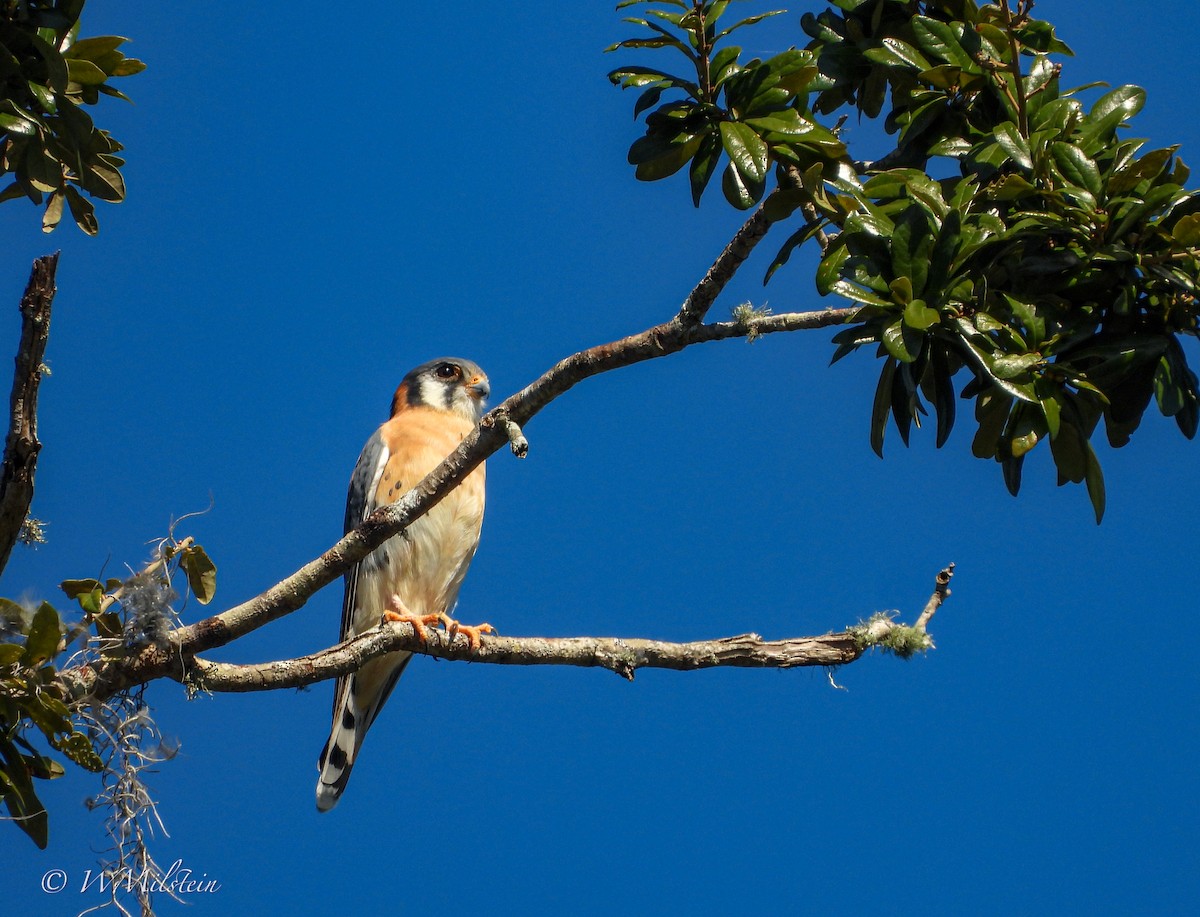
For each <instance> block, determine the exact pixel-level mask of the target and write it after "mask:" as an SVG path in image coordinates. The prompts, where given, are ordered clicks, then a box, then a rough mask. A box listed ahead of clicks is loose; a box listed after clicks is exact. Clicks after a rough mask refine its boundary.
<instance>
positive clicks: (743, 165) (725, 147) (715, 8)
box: [607, 0, 846, 210]
mask: <svg viewBox="0 0 1200 917" xmlns="http://www.w3.org/2000/svg"><path fill="white" fill-rule="evenodd" d="M647 2H649V0H626V2H624V3H621V4H619V5H618V9H621V8H624V7H629V6H636V5H645V4H646V3H647ZM661 5H666V6H668V7H671V9H653V8H651V9H647V10H645V18H632V17H631V18H628V19H626V20H625V21H626V22H631V23H634V24H636V25H639V26H641V27H643V28H644V29H646V30H647V31H649V32H650V37H645V38H630V39H626V40H625V41H621V42H617V43H616V44H614V45H612V46H611V47H609V48H608V49H607V50H608V51H615V50H618V49H631V48H668V49H671V50H673V51H676V52H678V53H679V54H681V55H682V56H683V57H684V59H685V60H686V62H687V69H686V71H685V73H684V74H683V75H682V76H680V75H673V74H671V73H668V72H665V71H662V70H657V69H653V68H648V67H642V66H628V67H621V68H618V69H616V70H613V71H612V72H611V73H610V74H609V75H608V76H609V79H610V80H611V81H612V82H613V83H614V84H616V85H618V86H620V87H621V88H622V89H640V90H641V92H640V95H639V98H638V101H637V103H636V105H635V106H634V117H638V116H639V115H641V114H642V113H643V112H646V113H647V114H646V133H645V135H644V136H642V137H641V138H639V139H638V140H637V141H635V142H634V144H633V146H631V147H630V149H629V162H630V164H632V165H634V166H636V170H637V177H638V178H639V179H642V180H643V181H655V180H658V179H661V178H666V177H667V176H669V175H674V174H675V173H676V172H678V171H679V170H680V169H682V168H683V167H684V166H688V176H689V181H690V185H691V191H692V200H693V201H694V202H695V203H696V204H697V205H699V203H700V198H701V195H703V194H704V190H705V188H706V187H707V186H708V183H709V180H710V179H711V178H712V176H713V175H714V174H715V173H716V171H717V169H718V168H719V167H720V165H721V163H722V162H725V167H724V169H723V170H722V177H721V190H722V192H723V193H724V195H725V199H726V200H727V201H729V203H731V204H732V205H733V206H735V207H737V208H739V209H742V210H745V209H748V208H750V207H753V206H754V205H755V204H757V203H758V202H759V201H760V200H762V197H763V194H764V192H765V190H766V188H767V183H768V180H769V178H770V177H771V173H772V168H773V167H775V166H779V165H784V164H790V165H793V166H799V167H801V168H808V167H809V166H810V165H812V164H813V163H822V162H830V161H837V160H839V159H840V158H842V157H843V156H845V153H846V148H845V145H844V144H842V142H841V141H839V140H838V139H837V138H836V137H835V136H834V134H833V132H832V131H830V130H829V129H827V128H825V127H823V126H821V125H820V124H818V123H817V122H816V121H815V120H813V118H812V113H811V112H810V111H809V110H808V108H807V106H806V93H807V90H808V87H809V84H810V83H812V82H813V80H814V79H816V78H817V72H818V71H817V66H816V55H814V54H813V53H812V52H810V51H798V50H796V49H794V48H790V49H787V50H785V51H781V52H780V53H779V54H776V55H774V56H772V57H770V58H767V59H766V60H760V59H758V58H754V59H752V60H749V61H744V62H743V61H742V60H741V55H742V49H741V48H739V47H737V46H735V45H731V44H728V43H726V41H725V40H726V39H727V38H729V36H730V35H732V34H733V33H734V32H736V31H738V30H739V29H742V28H745V27H746V26H750V25H754V24H755V23H758V22H761V21H763V20H764V19H767V18H769V17H771V16H775V15H777V14H778V13H779V12H781V11H779V10H776V11H772V12H766V13H761V14H758V15H755V16H749V17H747V18H745V19H741V20H739V21H737V22H734V23H732V24H729V25H726V24H725V21H724V16H725V13H726V11H727V8H728V7H729V5H730V4H729V3H728V2H710V3H694V4H687V3H684V2H682V0H663V4H661ZM664 96H669V101H666V102H661V100H662V99H663V97H664ZM660 103H661V104H660Z"/></svg>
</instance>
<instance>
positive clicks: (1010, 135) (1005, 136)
mask: <svg viewBox="0 0 1200 917" xmlns="http://www.w3.org/2000/svg"><path fill="white" fill-rule="evenodd" d="M992 135H993V136H994V137H995V138H996V142H997V143H998V144H1000V148H1001V149H1002V150H1004V152H1005V153H1007V154H1008V157H1009V158H1010V159H1011V160H1012V161H1013V162H1015V163H1016V164H1017V165H1019V166H1020V167H1021V168H1023V169H1032V168H1033V157H1032V155H1031V154H1030V151H1029V141H1028V140H1026V139H1025V138H1024V137H1022V136H1021V132H1020V131H1019V130H1017V126H1016V125H1015V124H1013V123H1012V122H1011V121H1005V122H1003V123H1002V124H998V125H996V129H995V130H994V131H993V132H992Z"/></svg>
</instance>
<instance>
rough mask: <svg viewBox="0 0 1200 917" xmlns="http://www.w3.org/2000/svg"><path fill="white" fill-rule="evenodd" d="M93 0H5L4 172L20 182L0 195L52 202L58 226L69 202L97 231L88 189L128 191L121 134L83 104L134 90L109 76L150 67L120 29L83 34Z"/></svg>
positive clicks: (104, 196) (48, 216)
mask: <svg viewBox="0 0 1200 917" xmlns="http://www.w3.org/2000/svg"><path fill="white" fill-rule="evenodd" d="M84 3H85V0H10V2H5V3H3V4H0V175H4V174H10V175H11V176H12V177H13V179H14V180H13V181H12V183H11V184H9V185H8V186H7V187H5V188H4V189H3V190H2V191H0V202H3V201H8V200H16V199H20V198H28V199H29V200H30V201H32V202H33V203H34V204H38V205H40V204H42V202H43V200H44V201H45V205H46V206H45V211H44V215H43V217H42V228H43V229H44V230H45V231H46V232H50V231H52V230H53V229H54V228H55V227H56V226H57V225H58V223H59V221H60V220H61V219H62V215H63V208H64V205H65V206H66V208H67V209H69V210H70V212H71V216H72V218H73V219H74V220H75V222H76V224H77V225H78V226H79V228H80V229H82V230H83V231H84V232H86V233H87V234H88V235H95V234H96V232H97V231H98V230H99V224H98V223H97V221H96V214H95V206H94V205H93V204H92V202H91V200H89V198H88V197H85V196H84V192H86V194H87V195H88V196H89V197H93V198H96V199H98V200H102V201H109V202H112V203H117V202H119V201H121V200H124V198H125V179H124V178H123V177H122V175H121V167H122V166H123V165H125V160H124V159H122V158H121V157H120V156H118V155H117V153H119V152H120V151H121V149H122V146H121V144H120V143H118V142H117V140H116V139H115V138H114V137H113V136H112V135H111V134H109V133H108V131H105V130H102V129H100V128H98V127H96V125H95V124H94V123H93V121H92V117H91V115H89V114H88V112H87V111H86V110H85V108H84V106H85V105H86V106H90V105H95V104H96V103H97V102H98V101H99V100H100V96H101V95H107V96H115V97H117V98H120V99H126V100H128V97H127V96H126V95H125V94H124V93H122V92H121V91H120V90H119V89H116V88H115V87H114V86H112V85H111V83H110V82H109V81H110V80H112V79H113V78H115V77H123V76H131V75H133V74H135V73H140V72H141V71H142V70H144V69H145V64H143V63H142V62H141V61H139V60H134V59H133V58H129V57H126V56H125V55H124V53H123V52H122V51H121V50H120V47H121V45H122V44H124V43H125V42H126V41H127V39H125V38H120V37H118V36H115V35H105V36H101V37H96V38H79V17H80V15H81V14H82V12H83V7H84Z"/></svg>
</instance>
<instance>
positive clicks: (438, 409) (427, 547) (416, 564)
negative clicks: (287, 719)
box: [317, 358, 489, 812]
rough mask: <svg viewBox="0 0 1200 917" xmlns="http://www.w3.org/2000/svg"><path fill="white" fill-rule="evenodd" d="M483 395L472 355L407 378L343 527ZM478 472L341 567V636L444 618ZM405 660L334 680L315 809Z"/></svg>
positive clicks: (446, 441)
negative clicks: (386, 621)
mask: <svg viewBox="0 0 1200 917" xmlns="http://www.w3.org/2000/svg"><path fill="white" fill-rule="evenodd" d="M488 393H489V386H488V379H487V376H486V375H484V373H483V370H481V369H480V368H479V367H478V366H476V365H475V364H474V363H472V362H471V361H470V360H460V359H455V358H445V359H441V360H434V361H432V362H430V363H425V364H423V365H421V366H418V367H417V368H416V369H414V370H413V371H412V372H410V373H409V374H408V375H407V376H405V377H404V380H403V381H402V382H401V383H400V387H399V388H398V389H396V395H395V397H394V398H393V399H392V416H391V419H390V420H388V421H387V422H386V423H385V424H384V425H383V426H381V427H380V428H379V429H378V430H376V431H375V435H374V436H372V437H371V438H370V439H369V440H367V444H366V446H364V447H363V451H362V455H360V456H359V457H358V464H357V465H356V466H355V467H354V474H353V475H351V477H350V492H349V494H348V495H347V498H346V528H345V530H346V531H347V532H349V531H350V530H351V529H353V528H355V527H357V526H358V525H359V524H360V523H361V522H362V521H363V520H364V519H366V518H367V516H369V515H370V514H371V513H372V512H373V511H374V510H375V509H376V508H378V507H380V506H384V505H386V504H388V503H394V502H395V501H396V500H398V499H400V497H402V496H403V495H404V494H405V492H407V491H408V490H410V489H411V488H412V487H414V486H415V485H416V484H417V483H419V482H420V481H421V479H422V478H424V477H425V475H427V474H428V473H429V472H430V471H432V470H433V469H434V468H436V467H437V466H438V465H439V464H441V462H442V460H443V459H444V458H445V457H446V456H448V455H449V454H450V453H451V452H453V451H454V450H455V449H456V448H457V447H458V444H459V443H460V442H461V441H462V439H463V437H465V436H466V435H467V434H468V433H470V432H471V430H472V429H473V428H474V427H475V426H476V425H477V424H478V423H479V418H480V417H481V416H482V414H483V403H484V399H486V398H487V396H488ZM483 479H484V470H483V465H482V464H481V465H480V466H479V467H478V468H476V469H475V470H474V471H472V472H471V474H470V475H468V476H467V478H466V479H465V480H464V481H463V482H462V483H461V484H460V485H459V486H458V487H456V488H455V489H454V490H453V491H451V492H450V493H449V494H447V495H446V496H445V497H444V498H443V499H442V501H441V502H440V503H438V504H437V505H436V506H435V507H433V509H431V510H430V511H429V512H428V513H426V514H425V515H424V516H422V517H421V518H420V519H418V520H417V521H416V522H414V523H413V524H412V525H410V526H409V527H408V529H407V530H405V531H404V532H403V533H402V534H400V535H398V536H396V537H395V538H391V539H389V540H388V541H385V542H384V543H383V544H382V545H380V546H379V547H378V548H376V549H375V550H374V551H372V552H371V553H370V554H368V555H367V556H366V557H365V558H363V559H362V560H361V561H359V562H358V563H357V564H355V565H354V567H353V568H352V569H351V570H350V571H349V572H348V573H347V574H346V594H345V599H344V600H343V602H342V631H341V633H342V639H343V640H345V639H347V638H349V637H353V636H355V635H357V634H361V633H363V632H365V631H368V630H370V629H372V628H374V627H376V626H378V624H379V623H380V621H381V620H382V619H383V618H385V617H387V618H390V619H392V620H407V621H410V622H412V623H413V624H414V626H416V627H417V628H418V630H419V631H420V627H421V623H420V622H421V621H424V622H426V623H428V622H431V621H433V620H436V619H437V618H441V619H442V620H444V621H445V620H448V615H449V613H450V612H451V611H452V610H453V609H454V603H455V601H456V600H457V598H458V590H459V588H460V587H461V586H462V582H463V578H464V577H465V576H466V575H467V567H468V566H469V565H470V563H471V558H472V557H473V556H474V555H475V548H476V547H477V546H478V544H479V529H480V526H481V525H482V524H483V500H484V495H483ZM484 627H485V628H486V625H484ZM464 630H467V631H468V632H470V631H474V630H476V629H474V628H464ZM422 633H423V632H422ZM470 636H471V637H472V642H474V641H475V640H477V639H478V636H477V633H475V634H470ZM411 658H412V654H411V653H406V652H397V653H389V654H387V655H385V656H381V657H379V658H378V659H373V660H371V661H370V662H368V663H367V664H366V665H364V666H363V667H362V669H360V670H359V671H358V672H357V673H354V674H352V675H343V676H342V677H341V678H339V679H338V680H337V687H336V689H335V690H334V695H333V728H332V730H331V732H330V735H329V741H328V742H326V743H325V749H324V751H322V752H321V757H320V760H319V761H318V763H317V768H318V770H319V771H320V777H319V778H318V779H317V808H318V809H320V810H321V811H322V812H327V811H329V810H330V809H332V808H333V807H334V806H335V805H337V802H338V799H339V798H341V795H342V792H343V790H345V789H346V782H347V781H348V780H349V779H350V770H351V769H352V768H353V767H354V760H355V758H356V757H357V756H358V750H359V748H360V747H362V741H363V737H364V736H365V735H366V734H367V730H368V729H370V728H371V724H372V723H374V722H375V717H377V716H378V715H379V711H380V709H381V708H382V707H383V705H384V702H385V701H387V699H388V695H389V694H391V692H392V688H394V687H395V686H396V681H397V680H398V679H399V678H400V675H401V674H402V673H403V672H404V667H405V666H407V665H408V661H409V660H410V659H411Z"/></svg>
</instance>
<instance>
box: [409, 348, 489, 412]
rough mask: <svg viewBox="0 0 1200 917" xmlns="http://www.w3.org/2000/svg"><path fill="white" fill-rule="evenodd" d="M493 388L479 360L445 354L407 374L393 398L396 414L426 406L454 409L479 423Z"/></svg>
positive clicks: (444, 409) (442, 409)
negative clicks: (474, 360)
mask: <svg viewBox="0 0 1200 917" xmlns="http://www.w3.org/2000/svg"><path fill="white" fill-rule="evenodd" d="M491 390H492V389H491V386H490V385H489V384H488V377H487V375H486V374H485V373H484V371H483V370H482V369H480V368H479V366H478V365H477V364H475V363H472V362H471V361H470V360H463V359H460V358H458V357H442V358H441V359H438V360H430V361H429V362H428V363H422V364H421V365H420V366H418V367H417V368H416V369H414V370H411V371H410V372H409V373H408V375H407V376H405V377H404V381H402V382H401V383H400V387H399V388H398V389H396V397H395V398H394V399H392V414H393V416H394V415H395V414H396V413H397V412H399V411H403V410H404V409H405V408H410V407H417V406H424V407H430V408H434V409H436V410H439V411H451V412H453V413H455V414H459V415H460V416H462V417H465V418H466V419H467V420H469V421H471V422H472V423H479V418H480V417H481V416H483V404H484V402H485V401H486V400H487V396H488V395H489V394H490V393H491Z"/></svg>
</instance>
